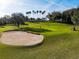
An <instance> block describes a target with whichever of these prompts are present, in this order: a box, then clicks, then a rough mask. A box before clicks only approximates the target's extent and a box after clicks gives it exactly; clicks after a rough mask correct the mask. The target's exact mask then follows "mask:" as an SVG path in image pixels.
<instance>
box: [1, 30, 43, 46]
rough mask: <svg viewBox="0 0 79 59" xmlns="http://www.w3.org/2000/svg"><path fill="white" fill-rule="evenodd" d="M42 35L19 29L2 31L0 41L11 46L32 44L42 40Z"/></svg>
mask: <svg viewBox="0 0 79 59" xmlns="http://www.w3.org/2000/svg"><path fill="white" fill-rule="evenodd" d="M43 39H44V37H43V35H36V34H31V33H27V32H21V31H11V32H4V33H2V37H1V38H0V42H1V43H3V44H7V45H13V46H34V45H37V44H40V43H42V42H43Z"/></svg>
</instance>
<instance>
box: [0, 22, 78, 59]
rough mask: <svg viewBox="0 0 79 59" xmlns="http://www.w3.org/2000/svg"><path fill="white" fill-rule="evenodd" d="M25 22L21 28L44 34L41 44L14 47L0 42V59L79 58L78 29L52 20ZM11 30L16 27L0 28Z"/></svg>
mask: <svg viewBox="0 0 79 59" xmlns="http://www.w3.org/2000/svg"><path fill="white" fill-rule="evenodd" d="M27 24H28V25H21V26H20V28H21V30H23V31H26V32H31V33H34V34H41V35H44V42H43V44H41V45H38V46H34V47H16V46H8V45H5V44H1V43H0V59H78V58H79V31H73V30H72V28H73V26H72V25H68V24H61V23H53V22H39V23H32V22H27ZM77 29H78V27H77ZM11 30H18V28H16V27H15V26H9V25H6V26H4V27H3V28H0V32H1V33H2V32H5V31H11ZM0 36H1V35H0Z"/></svg>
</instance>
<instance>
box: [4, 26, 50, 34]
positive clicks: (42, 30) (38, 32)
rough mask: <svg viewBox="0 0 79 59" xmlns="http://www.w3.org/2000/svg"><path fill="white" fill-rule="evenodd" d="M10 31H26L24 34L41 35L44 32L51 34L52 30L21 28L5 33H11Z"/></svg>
mask: <svg viewBox="0 0 79 59" xmlns="http://www.w3.org/2000/svg"><path fill="white" fill-rule="evenodd" d="M9 31H24V32H31V33H35V34H40V33H44V32H50V31H51V30H48V29H42V28H30V27H25V28H20V29H15V30H8V31H5V32H9Z"/></svg>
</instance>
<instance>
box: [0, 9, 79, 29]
mask: <svg viewBox="0 0 79 59" xmlns="http://www.w3.org/2000/svg"><path fill="white" fill-rule="evenodd" d="M45 13H46V11H39V10H37V11H35V10H33V11H28V12H26V15H30V14H36V15H38V14H40V15H41V16H43V15H44V14H45ZM47 19H49V20H47ZM27 21H31V22H40V21H53V22H61V23H67V24H73V25H74V30H75V26H76V25H77V24H78V23H79V8H72V9H68V10H65V11H63V12H58V11H54V12H51V13H48V14H47V15H46V17H45V18H34V17H31V18H30V17H29V16H24V14H22V13H13V14H11V16H9V15H6V16H4V17H1V18H0V26H3V25H6V24H12V25H16V26H17V27H19V26H20V24H24V22H27Z"/></svg>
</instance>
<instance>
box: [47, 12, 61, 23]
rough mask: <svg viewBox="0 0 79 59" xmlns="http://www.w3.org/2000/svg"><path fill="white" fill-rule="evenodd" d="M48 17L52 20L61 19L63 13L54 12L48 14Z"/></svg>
mask: <svg viewBox="0 0 79 59" xmlns="http://www.w3.org/2000/svg"><path fill="white" fill-rule="evenodd" d="M47 18H48V19H49V20H50V21H56V20H60V19H61V18H62V14H61V13H60V12H52V13H49V14H48V15H47Z"/></svg>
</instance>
